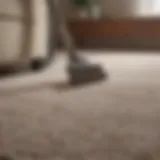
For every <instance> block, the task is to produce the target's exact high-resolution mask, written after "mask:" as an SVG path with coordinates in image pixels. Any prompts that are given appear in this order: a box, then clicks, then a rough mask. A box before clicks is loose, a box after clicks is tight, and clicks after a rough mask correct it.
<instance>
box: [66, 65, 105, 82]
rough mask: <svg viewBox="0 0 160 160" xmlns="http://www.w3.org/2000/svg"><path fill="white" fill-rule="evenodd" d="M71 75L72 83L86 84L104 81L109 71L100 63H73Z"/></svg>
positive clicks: (70, 69)
mask: <svg viewBox="0 0 160 160" xmlns="http://www.w3.org/2000/svg"><path fill="white" fill-rule="evenodd" d="M68 71H69V76H70V84H71V85H84V84H89V83H94V82H99V81H103V80H105V79H106V77H107V73H106V72H105V71H104V70H103V68H102V67H101V66H100V65H97V64H88V65H84V64H83V65H81V64H77V65H72V66H70V67H69V70H68Z"/></svg>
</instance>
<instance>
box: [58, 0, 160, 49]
mask: <svg viewBox="0 0 160 160" xmlns="http://www.w3.org/2000/svg"><path fill="white" fill-rule="evenodd" d="M61 5H62V9H63V11H64V12H65V15H66V16H67V19H68V25H69V29H70V31H71V33H72V35H73V36H74V39H75V41H76V44H77V46H78V47H79V48H98V49H106V48H114V49H115V48H118V49H120V48H123V49H126V48H127V49H152V50H153V49H160V20H159V16H160V1H159V0H66V1H63V2H62V4H61Z"/></svg>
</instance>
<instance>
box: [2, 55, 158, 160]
mask: <svg viewBox="0 0 160 160" xmlns="http://www.w3.org/2000/svg"><path fill="white" fill-rule="evenodd" d="M107 53H108V54H105V55H103V52H101V53H99V55H92V56H89V57H90V58H91V60H92V61H97V62H100V63H102V64H103V65H104V67H105V68H106V69H108V71H109V73H110V78H109V79H108V80H107V81H105V82H102V83H99V84H96V85H93V86H92V85H90V86H85V87H81V88H61V89H59V88H57V87H56V85H55V84H56V81H59V80H60V79H62V78H63V77H64V75H63V73H64V72H63V71H62V68H63V65H62V64H64V63H62V62H61V60H60V62H58V63H57V65H55V66H54V67H53V68H54V69H53V68H52V67H51V68H50V69H49V70H47V71H46V72H45V73H41V74H39V75H36V76H34V75H29V76H26V77H21V78H14V80H13V81H11V80H3V81H1V82H0V88H1V90H0V133H1V135H0V146H1V149H2V152H4V153H7V154H10V155H12V156H13V157H15V158H16V160H159V159H160V125H159V124H160V56H159V55H156V54H148V55H145V54H143V53H141V54H136V53H129V54H128V53H127V52H126V53H116V52H114V53H112V54H110V52H107ZM55 68H56V69H55ZM53 72H54V73H53ZM51 75H52V76H51ZM39 77H42V78H41V80H39ZM51 82H53V83H51ZM35 84H37V86H38V87H35V88H32V86H35ZM29 86H31V87H30V88H29ZM17 87H18V88H17ZM31 88H32V89H31Z"/></svg>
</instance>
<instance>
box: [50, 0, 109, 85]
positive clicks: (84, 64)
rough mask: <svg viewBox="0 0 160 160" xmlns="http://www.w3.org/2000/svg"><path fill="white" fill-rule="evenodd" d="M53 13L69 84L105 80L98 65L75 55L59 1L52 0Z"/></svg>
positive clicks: (104, 73) (74, 48) (73, 45)
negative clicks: (64, 49) (66, 60)
mask: <svg viewBox="0 0 160 160" xmlns="http://www.w3.org/2000/svg"><path fill="white" fill-rule="evenodd" d="M52 2H53V8H54V13H55V20H56V23H55V24H56V28H57V29H58V33H59V35H60V36H61V39H62V41H63V44H64V46H65V48H66V50H67V54H68V59H69V66H68V68H67V71H68V73H69V75H70V83H71V84H74V85H81V84H85V83H90V82H97V81H100V80H104V79H105V78H106V75H107V74H106V72H105V71H104V70H103V68H102V67H101V66H100V65H98V64H90V63H89V61H88V60H87V59H86V58H85V57H83V56H82V55H79V54H78V53H77V49H76V47H75V44H74V42H73V39H72V37H71V35H70V33H69V31H68V29H67V23H66V20H65V17H64V14H63V13H62V9H61V8H60V5H59V0H52Z"/></svg>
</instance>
